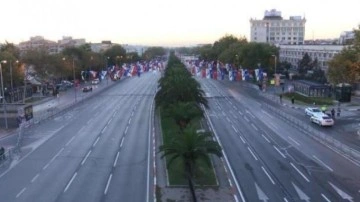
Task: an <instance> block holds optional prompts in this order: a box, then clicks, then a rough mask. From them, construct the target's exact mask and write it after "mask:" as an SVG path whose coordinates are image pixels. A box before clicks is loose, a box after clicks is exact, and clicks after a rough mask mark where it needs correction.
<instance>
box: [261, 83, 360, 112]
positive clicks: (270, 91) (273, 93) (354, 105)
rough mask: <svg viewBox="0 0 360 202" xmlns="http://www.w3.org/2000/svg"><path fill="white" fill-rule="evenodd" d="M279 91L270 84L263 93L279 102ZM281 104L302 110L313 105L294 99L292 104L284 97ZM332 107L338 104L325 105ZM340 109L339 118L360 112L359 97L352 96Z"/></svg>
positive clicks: (279, 89) (278, 88) (335, 107)
mask: <svg viewBox="0 0 360 202" xmlns="http://www.w3.org/2000/svg"><path fill="white" fill-rule="evenodd" d="M256 88H257V86H256ZM281 93H282V90H281V88H280V87H274V86H270V87H267V90H266V91H265V92H264V93H263V95H264V96H266V97H268V98H269V99H271V100H273V101H275V102H278V103H280V96H279V94H281ZM282 105H283V106H286V107H291V108H294V109H299V110H303V111H304V110H305V108H306V107H309V106H313V105H310V104H305V103H298V102H296V100H295V103H294V104H292V103H291V100H290V99H287V98H285V97H283V98H282ZM315 107H319V108H320V107H321V106H318V105H315ZM332 108H334V109H335V110H336V109H337V108H338V105H337V104H333V105H328V106H327V109H328V111H330V110H331V109H332ZM340 109H341V113H340V118H342V117H346V116H353V115H356V114H360V98H359V97H356V96H352V98H351V102H348V103H341V104H340Z"/></svg>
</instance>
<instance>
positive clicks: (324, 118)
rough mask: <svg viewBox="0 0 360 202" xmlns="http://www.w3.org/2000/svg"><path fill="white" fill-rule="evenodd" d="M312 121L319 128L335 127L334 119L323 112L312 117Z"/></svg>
mask: <svg viewBox="0 0 360 202" xmlns="http://www.w3.org/2000/svg"><path fill="white" fill-rule="evenodd" d="M310 121H311V122H313V123H316V124H318V125H319V126H333V125H334V123H335V121H334V119H332V118H331V117H330V116H329V115H327V114H325V113H322V112H321V113H318V114H314V115H313V116H311V117H310Z"/></svg>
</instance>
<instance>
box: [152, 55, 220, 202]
mask: <svg viewBox="0 0 360 202" xmlns="http://www.w3.org/2000/svg"><path fill="white" fill-rule="evenodd" d="M159 88H160V90H159V91H158V93H157V94H156V97H155V103H156V106H157V108H159V109H160V111H161V116H165V117H168V118H170V119H172V120H173V121H174V122H175V123H176V125H177V126H178V130H173V133H172V134H170V135H171V140H170V141H168V142H164V144H163V145H161V146H160V151H161V152H163V155H162V157H164V156H166V157H167V165H168V166H170V165H171V164H172V163H173V162H174V161H175V160H177V161H181V162H182V165H183V166H184V171H185V172H184V173H185V175H186V178H187V181H188V184H189V187H190V191H191V194H192V198H193V201H196V200H197V199H196V196H195V189H194V173H195V170H196V169H197V164H198V163H199V161H205V162H206V163H207V165H208V166H211V163H210V158H209V154H215V155H217V156H219V157H220V156H221V155H222V153H221V148H220V145H219V144H218V143H217V142H216V141H214V140H213V139H212V134H211V133H209V132H200V133H198V132H197V128H196V126H197V125H198V124H196V123H198V122H199V120H200V119H202V118H203V117H204V112H203V110H202V108H201V105H203V106H204V107H208V103H207V100H206V99H205V98H204V91H202V90H201V86H200V84H199V83H198V82H197V81H196V80H195V79H194V78H192V76H191V73H190V72H189V71H188V70H187V69H186V68H185V66H184V65H183V64H182V63H181V62H180V60H179V59H178V58H176V56H175V55H174V54H173V53H172V54H171V55H170V57H169V60H168V64H167V68H166V69H165V72H164V76H163V77H162V78H161V79H160V80H159ZM175 131H178V132H175Z"/></svg>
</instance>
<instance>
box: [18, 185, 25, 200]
mask: <svg viewBox="0 0 360 202" xmlns="http://www.w3.org/2000/svg"><path fill="white" fill-rule="evenodd" d="M25 190H26V187H24V188H23V189H22V190H21V191H20V192H19V193H18V194H16V198H19V197H20V195H21V194H22V193H24V191H25Z"/></svg>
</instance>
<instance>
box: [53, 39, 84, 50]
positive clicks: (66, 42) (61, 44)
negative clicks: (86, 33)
mask: <svg viewBox="0 0 360 202" xmlns="http://www.w3.org/2000/svg"><path fill="white" fill-rule="evenodd" d="M84 44H86V41H85V39H73V38H72V37H71V36H63V38H62V39H60V40H58V52H61V51H62V50H64V49H65V48H68V47H79V46H81V45H84Z"/></svg>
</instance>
